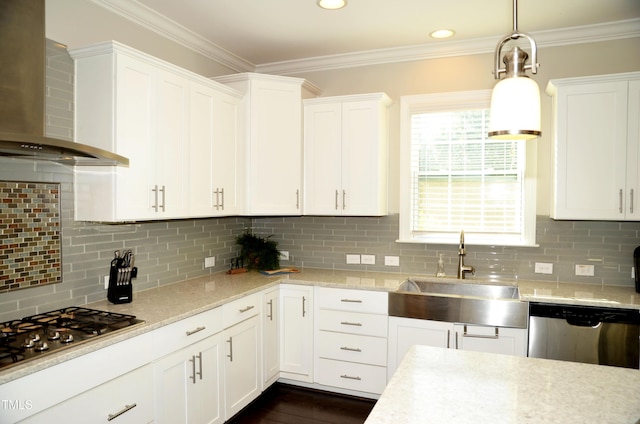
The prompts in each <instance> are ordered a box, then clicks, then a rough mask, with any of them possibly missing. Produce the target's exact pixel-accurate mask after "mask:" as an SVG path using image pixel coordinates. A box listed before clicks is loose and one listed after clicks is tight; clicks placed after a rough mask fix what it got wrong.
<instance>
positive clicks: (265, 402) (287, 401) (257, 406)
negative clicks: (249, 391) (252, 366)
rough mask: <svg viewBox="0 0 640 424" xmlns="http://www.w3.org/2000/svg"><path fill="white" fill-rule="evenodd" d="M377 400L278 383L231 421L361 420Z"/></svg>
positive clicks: (302, 423)
mask: <svg viewBox="0 0 640 424" xmlns="http://www.w3.org/2000/svg"><path fill="white" fill-rule="evenodd" d="M374 404H375V400H372V399H363V398H354V397H349V396H342V395H336V394H331V393H326V392H322V391H317V390H310V389H306V388H301V387H295V386H290V385H286V384H281V383H275V384H274V385H272V386H271V387H270V388H269V389H267V390H265V392H264V393H263V394H262V395H261V396H260V397H259V398H258V399H256V400H255V401H254V402H253V403H252V404H251V405H249V406H248V407H246V408H245V409H244V410H243V411H241V412H240V413H239V414H238V415H236V416H235V417H233V418H232V419H231V420H230V421H229V422H228V424H326V423H332V424H362V423H364V421H365V419H366V418H367V416H368V415H369V412H371V409H372V408H373V405H374Z"/></svg>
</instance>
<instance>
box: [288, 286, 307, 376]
mask: <svg viewBox="0 0 640 424" xmlns="http://www.w3.org/2000/svg"><path fill="white" fill-rule="evenodd" d="M280 376H281V377H283V378H288V379H292V380H298V381H303V382H313V286H302V285H293V284H283V285H281V286H280Z"/></svg>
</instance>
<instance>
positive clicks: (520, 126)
mask: <svg viewBox="0 0 640 424" xmlns="http://www.w3.org/2000/svg"><path fill="white" fill-rule="evenodd" d="M540 134H541V132H540V89H539V88H538V84H536V82H535V81H534V80H532V79H531V78H527V77H511V78H505V79H503V80H501V81H499V82H498V83H497V84H496V86H495V87H494V88H493V92H492V93H491V120H490V125H489V137H490V138H498V139H505V140H516V139H517V140H521V139H530V138H536V137H539V136H540Z"/></svg>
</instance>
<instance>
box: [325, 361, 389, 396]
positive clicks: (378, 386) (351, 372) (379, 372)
mask: <svg viewBox="0 0 640 424" xmlns="http://www.w3.org/2000/svg"><path fill="white" fill-rule="evenodd" d="M318 361H319V363H318V369H319V373H318V378H317V383H319V384H323V385H325V386H331V387H340V388H343V389H349V390H357V391H360V392H367V393H376V394H381V393H382V391H383V390H384V388H385V386H386V385H387V368H386V367H377V366H375V365H363V364H354V363H352V362H341V361H333V360H331V359H319V360H318Z"/></svg>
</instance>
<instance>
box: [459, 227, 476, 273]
mask: <svg viewBox="0 0 640 424" xmlns="http://www.w3.org/2000/svg"><path fill="white" fill-rule="evenodd" d="M465 254H466V253H465V251H464V230H462V231H460V246H459V247H458V278H459V279H460V280H464V275H465V274H466V273H467V272H470V273H471V274H473V275H476V269H475V268H474V267H472V266H468V265H465V264H464V255H465Z"/></svg>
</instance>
